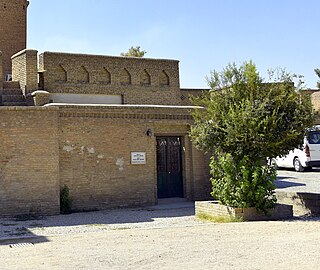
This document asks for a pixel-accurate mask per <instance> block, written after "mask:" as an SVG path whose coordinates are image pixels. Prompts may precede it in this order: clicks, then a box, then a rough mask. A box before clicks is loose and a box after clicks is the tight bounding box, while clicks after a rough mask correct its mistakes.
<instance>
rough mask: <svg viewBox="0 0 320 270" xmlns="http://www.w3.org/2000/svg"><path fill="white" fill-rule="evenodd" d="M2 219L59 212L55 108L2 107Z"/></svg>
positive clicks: (0, 160)
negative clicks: (19, 215) (8, 216)
mask: <svg viewBox="0 0 320 270" xmlns="http://www.w3.org/2000/svg"><path fill="white" fill-rule="evenodd" d="M0 123H1V129H0V138H1V151H0V186H1V189H0V216H5V215H11V216H12V215H17V214H33V213H36V214H58V213H59V154H58V151H59V148H58V112H57V109H56V108H36V107H28V108H27V107H20V108H19V107H10V108H8V107H0Z"/></svg>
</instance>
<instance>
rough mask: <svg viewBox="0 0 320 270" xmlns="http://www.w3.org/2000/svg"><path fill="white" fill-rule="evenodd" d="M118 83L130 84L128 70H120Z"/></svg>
mask: <svg viewBox="0 0 320 270" xmlns="http://www.w3.org/2000/svg"><path fill="white" fill-rule="evenodd" d="M120 83H121V84H122V85H129V84H131V74H130V73H129V71H128V70H127V69H126V68H124V69H123V70H122V71H121V74H120Z"/></svg>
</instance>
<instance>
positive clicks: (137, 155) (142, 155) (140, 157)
mask: <svg viewBox="0 0 320 270" xmlns="http://www.w3.org/2000/svg"><path fill="white" fill-rule="evenodd" d="M146 163H147V162H146V152H131V164H146Z"/></svg>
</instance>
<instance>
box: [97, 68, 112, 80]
mask: <svg viewBox="0 0 320 270" xmlns="http://www.w3.org/2000/svg"><path fill="white" fill-rule="evenodd" d="M98 81H99V83H101V84H111V73H110V72H109V70H108V69H107V68H105V67H104V68H102V69H101V70H100V72H99V74H98Z"/></svg>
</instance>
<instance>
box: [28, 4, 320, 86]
mask: <svg viewBox="0 0 320 270" xmlns="http://www.w3.org/2000/svg"><path fill="white" fill-rule="evenodd" d="M319 13H320V1H319V0H300V1H298V0H63V1H62V0H54V1H49V0H30V5H29V8H28V44H27V47H28V48H30V49H36V50H38V51H39V52H43V51H57V52H60V51H62V52H72V53H89V54H102V55H115V56H117V55H120V53H121V52H126V51H127V50H128V49H129V48H130V47H131V46H141V48H142V49H143V50H146V51H147V54H146V56H145V57H148V58H165V59H176V60H179V61H180V83H181V87H184V88H207V83H206V80H205V77H206V76H207V75H209V74H210V70H218V71H220V70H221V69H222V68H223V67H224V66H226V65H227V64H228V63H230V62H235V63H236V64H238V65H239V64H241V63H242V62H244V61H249V60H253V62H254V63H255V64H256V65H257V67H258V70H259V72H260V73H261V75H262V76H266V70H267V69H270V68H277V67H283V68H286V69H287V71H289V72H293V73H297V74H302V75H304V76H305V81H306V87H308V88H315V87H316V82H317V80H318V77H317V76H316V74H315V73H314V69H315V68H320V56H319V52H320V36H319Z"/></svg>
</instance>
